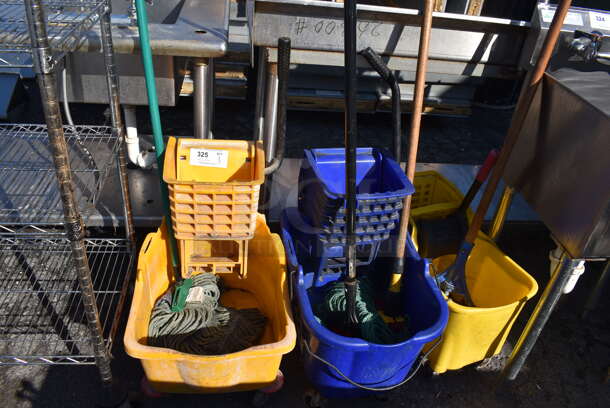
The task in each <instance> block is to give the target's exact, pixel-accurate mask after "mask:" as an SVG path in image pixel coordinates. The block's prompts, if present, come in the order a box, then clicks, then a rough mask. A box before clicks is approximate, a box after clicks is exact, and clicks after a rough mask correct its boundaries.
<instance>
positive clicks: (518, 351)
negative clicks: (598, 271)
mask: <svg viewBox="0 0 610 408" xmlns="http://www.w3.org/2000/svg"><path fill="white" fill-rule="evenodd" d="M579 261H580V260H578V259H571V258H570V257H569V256H568V255H567V254H566V252H564V254H563V256H562V257H561V262H560V263H559V264H558V265H557V268H559V271H557V272H555V273H554V274H552V275H551V280H550V281H549V283H548V284H547V285H546V288H545V289H544V292H542V295H541V296H540V299H539V300H538V303H537V304H536V307H535V308H534V311H533V312H532V315H531V316H530V318H529V320H528V322H527V325H526V326H525V329H523V332H522V333H521V336H520V337H519V340H518V341H517V344H516V346H515V348H514V349H513V352H512V353H511V355H510V358H509V360H508V363H507V365H506V367H505V368H504V371H503V372H502V375H503V376H504V377H505V378H507V379H508V380H511V381H512V380H514V379H515V378H517V375H518V374H519V371H521V368H522V367H523V364H524V363H525V360H526V359H527V356H528V355H529V354H530V352H531V351H532V349H533V348H534V345H535V344H536V341H537V340H538V337H539V336H540V333H541V332H542V329H543V328H544V325H545V324H546V322H547V321H548V320H549V317H550V316H551V313H552V312H553V309H554V308H555V305H556V304H557V301H558V300H559V298H560V297H561V295H562V293H563V288H564V287H565V285H566V283H567V282H568V279H569V278H570V275H571V274H572V270H573V269H574V268H575V267H576V266H578V263H579Z"/></svg>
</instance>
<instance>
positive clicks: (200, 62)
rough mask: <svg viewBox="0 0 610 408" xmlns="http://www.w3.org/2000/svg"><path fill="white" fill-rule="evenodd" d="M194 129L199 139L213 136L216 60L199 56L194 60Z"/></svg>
mask: <svg viewBox="0 0 610 408" xmlns="http://www.w3.org/2000/svg"><path fill="white" fill-rule="evenodd" d="M193 84H194V89H193V109H194V120H195V123H194V125H193V126H194V131H195V137H196V138H198V139H211V138H212V120H213V115H214V60H213V59H212V58H198V59H196V60H194V61H193Z"/></svg>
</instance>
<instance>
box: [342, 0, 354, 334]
mask: <svg viewBox="0 0 610 408" xmlns="http://www.w3.org/2000/svg"><path fill="white" fill-rule="evenodd" d="M356 6H357V4H356V0H346V1H345V2H344V4H343V11H344V50H343V54H344V63H345V86H344V92H345V121H344V122H345V125H344V126H345V132H344V133H345V136H344V138H345V197H346V201H347V203H346V209H345V210H346V213H345V227H346V228H345V233H346V236H347V237H346V238H347V239H346V244H347V245H346V248H345V252H346V254H347V278H346V279H345V289H346V296H347V298H346V301H347V314H348V321H349V322H350V323H352V324H357V323H358V316H357V314H356V308H355V304H356V294H357V286H356V285H357V280H356V160H357V151H356V148H357V146H358V110H357V106H356V101H357V98H358V72H357V65H356V64H357V60H356V57H357V49H356V38H357V35H358V33H357V29H356V24H357V21H358V18H357V14H356V13H357V11H356Z"/></svg>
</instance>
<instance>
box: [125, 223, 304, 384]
mask: <svg viewBox="0 0 610 408" xmlns="http://www.w3.org/2000/svg"><path fill="white" fill-rule="evenodd" d="M167 239H168V236H167V231H166V229H165V228H163V227H162V228H160V229H159V230H158V231H157V232H155V233H152V234H149V235H148V236H147V237H146V240H145V241H144V244H143V245H142V249H141V250H140V256H139V259H138V270H137V276H136V284H135V289H134V295H133V300H132V304H131V310H130V312H129V320H128V322H127V327H126V329H125V336H124V344H125V350H126V351H127V354H129V355H130V356H132V357H135V358H138V359H140V360H141V363H142V367H143V368H144V372H145V374H146V378H147V380H148V382H149V383H150V385H152V387H153V388H154V390H155V391H158V392H169V393H212V392H230V391H246V390H255V389H260V388H264V387H266V386H268V385H270V384H272V383H273V382H274V381H275V379H276V376H277V375H278V370H279V366H280V362H281V360H282V355H284V354H286V353H288V352H290V351H291V350H292V349H293V348H294V345H295V341H296V332H295V327H294V323H293V321H292V316H291V313H290V301H289V299H288V291H287V285H286V259H285V255H284V247H283V246H282V241H281V240H280V238H279V236H278V235H277V234H271V232H270V231H269V228H268V227H267V225H266V223H265V218H264V216H263V215H260V214H259V215H258V217H257V222H256V230H255V233H254V238H253V239H252V240H251V241H250V242H249V245H248V254H247V255H248V257H249V258H250V263H249V267H248V274H247V276H245V277H240V276H239V274H238V273H236V272H235V273H232V274H223V275H222V279H223V284H224V285H225V287H227V288H228V289H229V290H227V291H226V292H225V293H223V295H222V297H221V300H220V302H221V304H223V305H225V306H229V307H234V308H236V309H243V308H253V307H254V308H258V309H259V310H261V312H262V313H263V314H264V315H265V316H266V317H267V325H266V327H265V330H264V332H263V335H262V338H261V339H260V341H259V343H258V345H255V346H252V347H250V348H247V349H245V350H242V351H239V352H236V353H231V354H225V355H214V356H201V355H193V354H187V353H182V352H179V351H176V350H172V349H167V348H161V347H151V346H149V345H148V344H147V336H148V323H149V321H150V314H151V310H152V308H153V306H154V304H155V302H156V301H157V299H158V298H159V297H160V296H162V295H163V294H164V293H165V292H166V291H167V289H168V288H169V287H170V286H171V285H172V284H173V280H174V278H173V275H172V272H171V267H170V264H169V259H168V258H169V256H168V250H167Z"/></svg>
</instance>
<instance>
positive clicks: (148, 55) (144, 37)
mask: <svg viewBox="0 0 610 408" xmlns="http://www.w3.org/2000/svg"><path fill="white" fill-rule="evenodd" d="M136 15H137V17H138V34H139V36H140V49H141V50H140V52H141V54H142V65H143V66H144V78H145V79H146V93H147V95H148V109H149V111H150V124H151V126H152V131H153V139H154V143H155V155H156V157H157V170H158V172H159V183H160V185H161V201H162V202H163V210H164V212H165V224H166V226H167V231H168V234H169V246H170V253H171V262H172V268H173V270H174V276H175V277H176V287H177V291H178V292H180V296H175V299H176V301H175V305H174V309H175V311H178V310H182V309H183V308H184V305H185V302H186V293H188V288H189V287H190V286H191V284H192V282H188V280H186V279H185V280H184V281H186V282H183V279H182V276H181V274H180V258H179V256H178V245H177V244H176V237H175V236H174V229H173V228H172V222H171V210H170V206H169V191H168V189H167V184H165V182H164V181H163V157H164V154H165V142H164V141H163V132H162V131H161V116H160V115H159V102H158V101H157V85H156V84H155V67H154V65H153V59H152V50H151V48H150V39H149V36H148V17H147V15H146V3H145V0H136ZM182 285H184V288H183V289H181V288H182Z"/></svg>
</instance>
